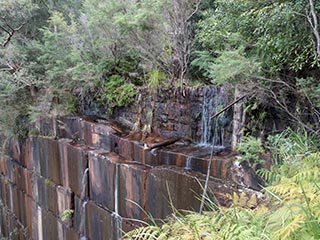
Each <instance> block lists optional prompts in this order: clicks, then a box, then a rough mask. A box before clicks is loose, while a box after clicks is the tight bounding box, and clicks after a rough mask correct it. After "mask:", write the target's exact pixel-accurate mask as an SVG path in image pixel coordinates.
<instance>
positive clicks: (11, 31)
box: [0, 18, 27, 48]
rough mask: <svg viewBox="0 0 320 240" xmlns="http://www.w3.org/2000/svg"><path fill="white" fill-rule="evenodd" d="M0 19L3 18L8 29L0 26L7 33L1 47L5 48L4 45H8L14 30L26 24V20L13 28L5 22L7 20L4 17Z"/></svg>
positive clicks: (16, 30)
mask: <svg viewBox="0 0 320 240" xmlns="http://www.w3.org/2000/svg"><path fill="white" fill-rule="evenodd" d="M2 19H3V20H4V22H5V24H6V26H7V27H8V28H9V29H10V30H7V29H6V28H4V27H3V26H0V29H1V30H2V31H4V32H6V33H7V34H8V36H7V38H6V40H5V41H4V42H3V43H2V48H6V47H7V46H8V44H9V42H10V40H11V38H12V37H13V35H14V34H15V33H16V32H18V31H20V30H21V28H23V27H24V25H26V24H27V22H24V23H22V24H21V25H20V26H19V27H17V28H13V27H11V26H10V25H9V24H8V23H7V21H6V19H5V18H2Z"/></svg>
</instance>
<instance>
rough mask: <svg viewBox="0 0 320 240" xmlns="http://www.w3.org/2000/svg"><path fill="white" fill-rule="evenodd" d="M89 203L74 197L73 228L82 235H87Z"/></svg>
mask: <svg viewBox="0 0 320 240" xmlns="http://www.w3.org/2000/svg"><path fill="white" fill-rule="evenodd" d="M86 205H87V201H84V200H81V199H80V198H78V197H77V196H75V197H74V215H73V224H72V225H73V228H74V230H75V231H76V232H77V233H80V235H85V226H86V222H85V221H86Z"/></svg>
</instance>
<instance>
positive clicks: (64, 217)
mask: <svg viewBox="0 0 320 240" xmlns="http://www.w3.org/2000/svg"><path fill="white" fill-rule="evenodd" d="M73 213H74V210H72V209H66V210H64V211H63V213H62V215H61V220H62V221H63V222H64V221H66V220H68V219H70V218H71V217H72V215H73Z"/></svg>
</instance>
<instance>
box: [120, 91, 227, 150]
mask: <svg viewBox="0 0 320 240" xmlns="http://www.w3.org/2000/svg"><path fill="white" fill-rule="evenodd" d="M183 92H184V93H185V94H182V91H181V90H179V89H178V90H176V91H173V90H170V89H169V90H165V91H163V92H160V94H159V95H157V96H154V97H150V96H148V93H147V92H146V91H141V93H140V95H139V96H137V101H136V104H134V105H133V106H132V107H130V108H125V109H123V108H121V109H117V110H116V112H115V114H114V117H115V119H117V120H118V121H122V122H124V123H128V122H129V123H131V124H129V125H131V126H132V125H134V124H136V126H137V125H138V127H139V128H141V129H143V127H144V126H146V125H148V124H149V125H151V127H152V129H153V130H154V131H155V132H158V133H159V134H161V135H163V136H167V137H182V138H188V139H190V140H192V141H194V142H196V143H201V142H202V143H210V144H211V143H212V142H213V143H214V144H215V145H225V146H229V145H230V144H231V135H232V129H231V128H232V126H231V122H232V111H227V112H226V113H225V114H223V115H221V116H220V117H219V118H217V119H210V117H211V116H212V115H213V114H214V113H216V112H217V111H218V110H219V109H221V108H222V107H223V106H226V105H227V104H228V103H229V102H231V100H230V97H229V94H228V92H227V91H226V90H225V89H224V88H221V87H212V86H211V87H210V86H205V87H185V88H184V89H183ZM150 116H152V117H151V119H150Z"/></svg>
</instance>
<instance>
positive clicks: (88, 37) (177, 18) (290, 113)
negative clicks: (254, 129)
mask: <svg viewBox="0 0 320 240" xmlns="http://www.w3.org/2000/svg"><path fill="white" fill-rule="evenodd" d="M319 12H320V4H319V2H317V1H312V0H296V1H286V0H275V1H269V0H259V1H256V0H235V1H226V0H225V1H223V0H217V1H212V0H202V1H201V0H171V1H169V0H156V1H151V0H141V1H134V0H121V1H116V0H108V1H98V0H83V1H76V0H65V1H62V0H61V1H59V0H58V1H50V0H48V1H42V0H6V1H4V0H1V1H0V16H1V18H0V40H1V41H0V42H1V44H2V47H1V49H0V79H1V81H0V90H1V92H0V106H1V107H0V123H1V124H0V128H1V132H7V134H8V135H19V134H21V133H19V131H22V130H21V129H19V127H17V126H19V124H17V122H19V121H20V122H22V123H23V124H27V123H28V122H30V121H31V122H32V121H33V120H34V119H35V118H36V117H37V116H38V115H40V114H49V113H51V114H63V113H68V112H77V111H78V112H79V111H81V108H82V107H83V105H84V104H86V103H88V102H90V101H96V102H100V103H102V104H105V105H106V106H107V109H108V111H107V113H110V112H112V109H113V108H114V107H115V106H126V105H128V104H130V102H132V101H133V99H134V96H135V94H136V91H137V90H136V89H137V87H147V88H148V89H149V90H150V92H151V93H154V92H155V91H158V90H161V89H166V88H168V87H170V88H171V87H179V86H182V85H201V84H225V85H228V87H229V89H230V91H231V92H233V91H235V89H236V90H237V91H239V92H240V93H242V94H248V95H249V96H250V99H251V105H250V106H248V109H253V110H254V109H256V108H257V107H258V108H259V111H261V112H262V113H263V111H264V109H267V108H268V107H269V106H276V108H277V109H278V110H279V111H280V112H282V113H284V114H285V115H286V116H287V117H288V118H289V119H290V121H292V122H293V125H294V126H298V127H300V128H303V129H306V130H307V131H309V132H317V131H318V130H319V121H320V113H319V107H320V98H319V97H318V96H319V93H320V82H319V74H320V73H319V56H320V38H319V26H318V19H319V18H318V13H319ZM263 117H264V116H263V114H260V115H259V116H258V117H257V121H261V118H263ZM23 124H22V125H23ZM12 129H13V130H12Z"/></svg>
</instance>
